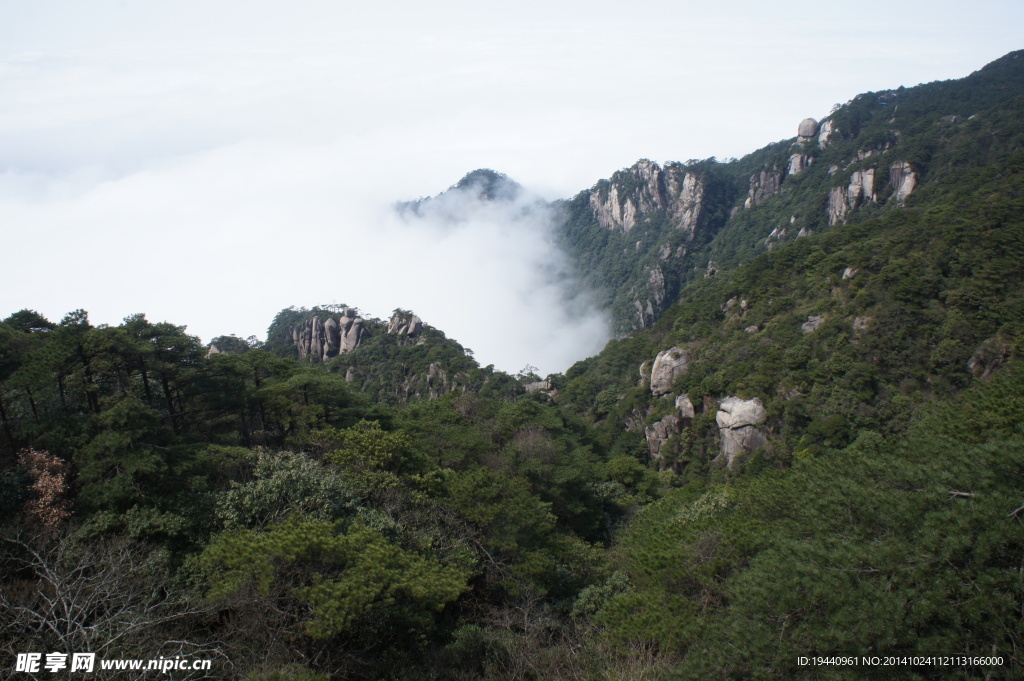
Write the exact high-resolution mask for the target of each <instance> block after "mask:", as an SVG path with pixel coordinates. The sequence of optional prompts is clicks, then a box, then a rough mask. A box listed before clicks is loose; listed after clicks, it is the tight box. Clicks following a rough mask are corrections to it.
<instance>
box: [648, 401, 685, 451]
mask: <svg viewBox="0 0 1024 681" xmlns="http://www.w3.org/2000/svg"><path fill="white" fill-rule="evenodd" d="M693 417H694V408H693V403H692V402H690V398H689V396H688V395H680V396H679V397H677V398H676V411H674V412H672V413H671V414H668V415H667V416H663V417H662V418H661V419H659V420H657V421H655V422H654V423H652V424H651V425H650V426H648V427H646V428H644V435H645V436H646V437H647V449H648V451H649V452H650V454H651V458H652V459H660V458H662V454H661V448H662V446H663V445H664V444H665V443H666V442H667V441H668V439H669V438H670V437H672V436H673V435H678V434H679V433H681V432H683V429H684V428H686V427H687V426H688V425H689V423H690V420H691V419H693Z"/></svg>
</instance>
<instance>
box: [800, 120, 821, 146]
mask: <svg viewBox="0 0 1024 681" xmlns="http://www.w3.org/2000/svg"><path fill="white" fill-rule="evenodd" d="M796 134H797V137H799V138H800V141H801V142H807V141H808V140H810V139H811V138H812V137H814V136H815V135H817V134H818V121H816V120H814V119H813V118H805V119H803V120H802V121H800V125H798V126H797V129H796Z"/></svg>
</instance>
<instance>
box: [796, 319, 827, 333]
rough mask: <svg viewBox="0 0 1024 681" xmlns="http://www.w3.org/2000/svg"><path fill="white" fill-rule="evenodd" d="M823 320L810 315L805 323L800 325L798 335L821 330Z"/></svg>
mask: <svg viewBox="0 0 1024 681" xmlns="http://www.w3.org/2000/svg"><path fill="white" fill-rule="evenodd" d="M824 323H825V318H824V317H821V316H818V315H811V316H810V317H808V318H807V321H806V322H804V323H803V324H801V325H800V333H813V332H815V331H817V330H818V329H820V328H821V325H822V324H824Z"/></svg>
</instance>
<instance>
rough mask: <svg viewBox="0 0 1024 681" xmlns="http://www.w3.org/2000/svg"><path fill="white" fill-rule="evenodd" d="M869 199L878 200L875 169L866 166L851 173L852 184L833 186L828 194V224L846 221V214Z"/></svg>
mask: <svg viewBox="0 0 1024 681" xmlns="http://www.w3.org/2000/svg"><path fill="white" fill-rule="evenodd" d="M868 201H871V202H872V203H877V202H878V195H877V194H876V193H875V169H874V168H866V169H864V170H857V171H854V172H853V173H852V174H851V175H850V184H849V185H847V186H846V188H845V189H844V188H843V187H833V188H832V191H830V192H829V195H828V224H829V225H830V226H831V225H836V224H839V223H842V222H846V215H847V213H849V212H850V211H853V210H856V209H857V208H859V207H861V206H862V205H864V204H865V203H867V202H868Z"/></svg>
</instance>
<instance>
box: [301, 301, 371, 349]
mask: <svg viewBox="0 0 1024 681" xmlns="http://www.w3.org/2000/svg"><path fill="white" fill-rule="evenodd" d="M288 333H289V335H291V337H292V342H293V343H295V347H296V349H297V350H298V351H299V359H305V358H306V357H313V358H315V359H317V360H319V361H321V362H323V361H326V360H327V359H329V358H331V357H337V356H338V355H340V354H345V353H347V352H352V351H353V350H355V349H356V348H357V347H359V344H360V343H362V342H363V340H364V339H366V338H367V337H368V336H369V331H367V329H366V327H365V326H364V322H363V320H362V318H361V317H359V316H358V312H357V311H356V310H355V308H351V307H346V308H344V309H343V310H342V312H341V314H340V315H339V316H338V319H334V318H333V317H327V318H326V319H324V320H321V318H320V315H314V316H313V317H312V318H311V319H307V320H306V321H305V322H303V323H301V324H299V325H298V326H292V327H289V328H288Z"/></svg>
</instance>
